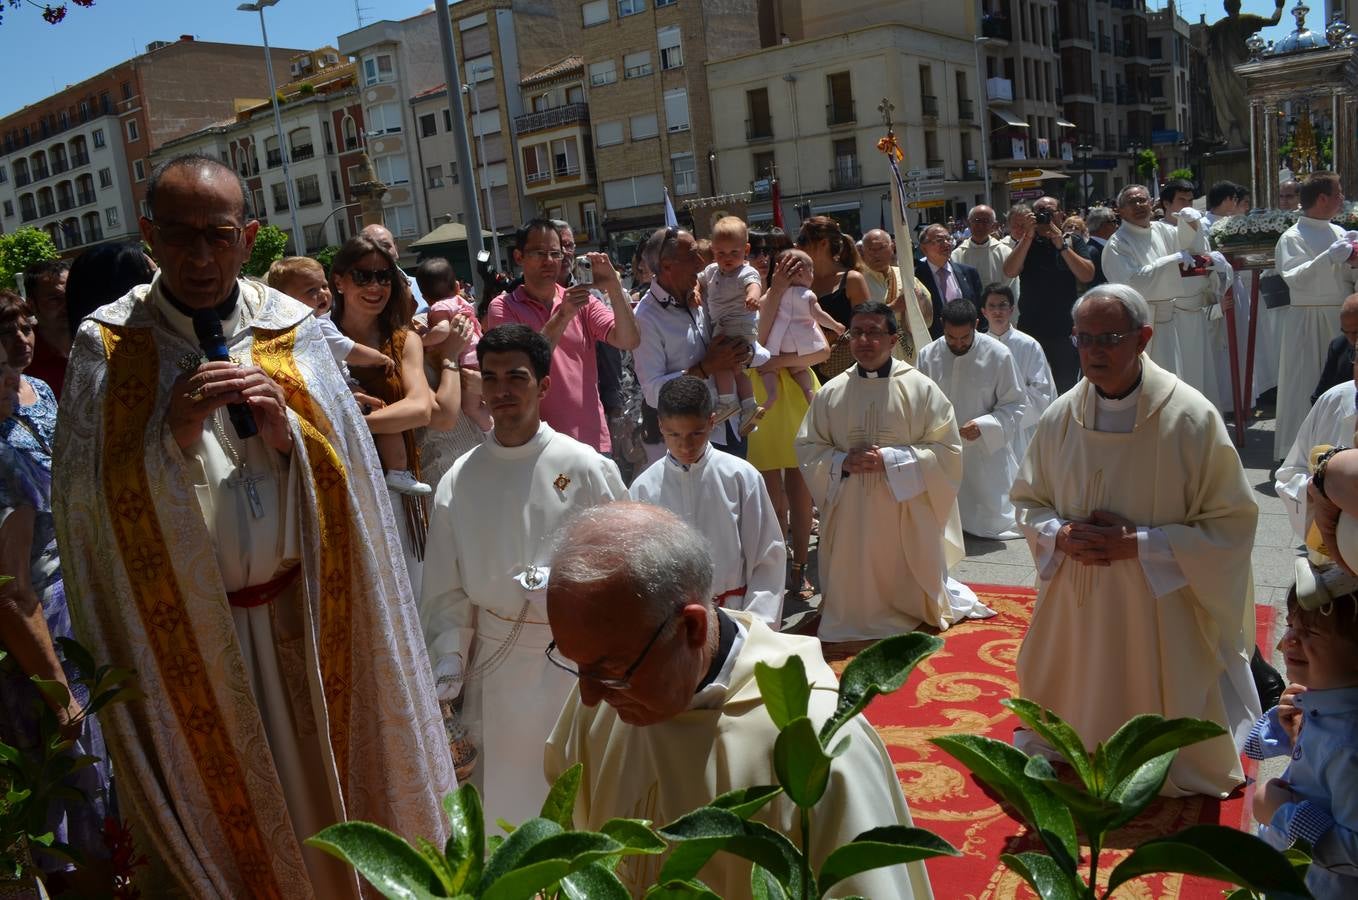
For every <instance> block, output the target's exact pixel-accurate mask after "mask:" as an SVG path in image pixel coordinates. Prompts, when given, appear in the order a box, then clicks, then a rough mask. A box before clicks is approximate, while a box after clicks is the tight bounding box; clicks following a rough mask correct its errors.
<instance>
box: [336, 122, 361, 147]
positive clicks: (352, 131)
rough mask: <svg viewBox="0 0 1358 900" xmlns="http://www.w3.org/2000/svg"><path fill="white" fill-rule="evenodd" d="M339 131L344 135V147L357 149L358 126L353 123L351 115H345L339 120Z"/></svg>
mask: <svg viewBox="0 0 1358 900" xmlns="http://www.w3.org/2000/svg"><path fill="white" fill-rule="evenodd" d="M340 132H341V133H342V134H343V135H344V149H345V150H357V149H358V126H357V125H355V124H354V117H353V116H345V117H344V118H343V119H342V120H341V121H340Z"/></svg>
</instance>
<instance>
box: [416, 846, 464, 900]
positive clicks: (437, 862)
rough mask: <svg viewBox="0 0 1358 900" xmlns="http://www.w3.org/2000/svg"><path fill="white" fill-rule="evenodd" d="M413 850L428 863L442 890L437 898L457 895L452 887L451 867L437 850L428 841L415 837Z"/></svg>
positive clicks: (455, 889)
mask: <svg viewBox="0 0 1358 900" xmlns="http://www.w3.org/2000/svg"><path fill="white" fill-rule="evenodd" d="M415 849H416V850H417V851H419V854H420V856H423V857H424V858H425V861H426V862H428V863H429V867H430V868H431V869H433V870H434V877H435V878H437V879H438V883H439V886H440V887H441V888H442V890H441V891H439V896H440V897H451V896H455V895H456V894H457V893H458V890H457V888H456V887H454V886H453V881H454V878H455V876H454V873H453V869H452V866H450V865H448V860H447V859H446V858H445V857H444V855H443V853H442V852H441V851H440V850H439V848H438V847H435V846H434V845H433V844H432V843H430V842H429V841H428V840H426V839H424V838H422V837H417V838H415Z"/></svg>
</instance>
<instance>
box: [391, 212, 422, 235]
mask: <svg viewBox="0 0 1358 900" xmlns="http://www.w3.org/2000/svg"><path fill="white" fill-rule="evenodd" d="M383 212H384V213H386V220H387V227H388V228H389V229H391V233H392V234H404V235H411V234H414V233H415V207H413V206H388V207H386V208H385V209H384V210H383Z"/></svg>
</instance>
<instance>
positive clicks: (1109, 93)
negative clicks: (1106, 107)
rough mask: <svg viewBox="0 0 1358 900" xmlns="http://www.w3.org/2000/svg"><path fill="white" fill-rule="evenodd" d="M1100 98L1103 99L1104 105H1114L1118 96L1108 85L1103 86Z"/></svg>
mask: <svg viewBox="0 0 1358 900" xmlns="http://www.w3.org/2000/svg"><path fill="white" fill-rule="evenodd" d="M1099 96H1100V97H1102V98H1103V102H1104V103H1113V102H1115V101H1116V99H1117V94H1116V93H1114V91H1113V89H1112V88H1110V87H1109V86H1108V85H1104V86H1103V90H1102V91H1100V92H1099Z"/></svg>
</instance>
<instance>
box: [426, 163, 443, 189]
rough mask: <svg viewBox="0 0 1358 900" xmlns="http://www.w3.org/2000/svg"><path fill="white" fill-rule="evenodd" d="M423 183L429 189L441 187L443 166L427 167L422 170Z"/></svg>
mask: <svg viewBox="0 0 1358 900" xmlns="http://www.w3.org/2000/svg"><path fill="white" fill-rule="evenodd" d="M424 179H425V182H426V183H427V184H428V185H429V186H430V187H431V188H440V187H443V166H442V165H438V166H429V167H428V168H426V169H425V170H424Z"/></svg>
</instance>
